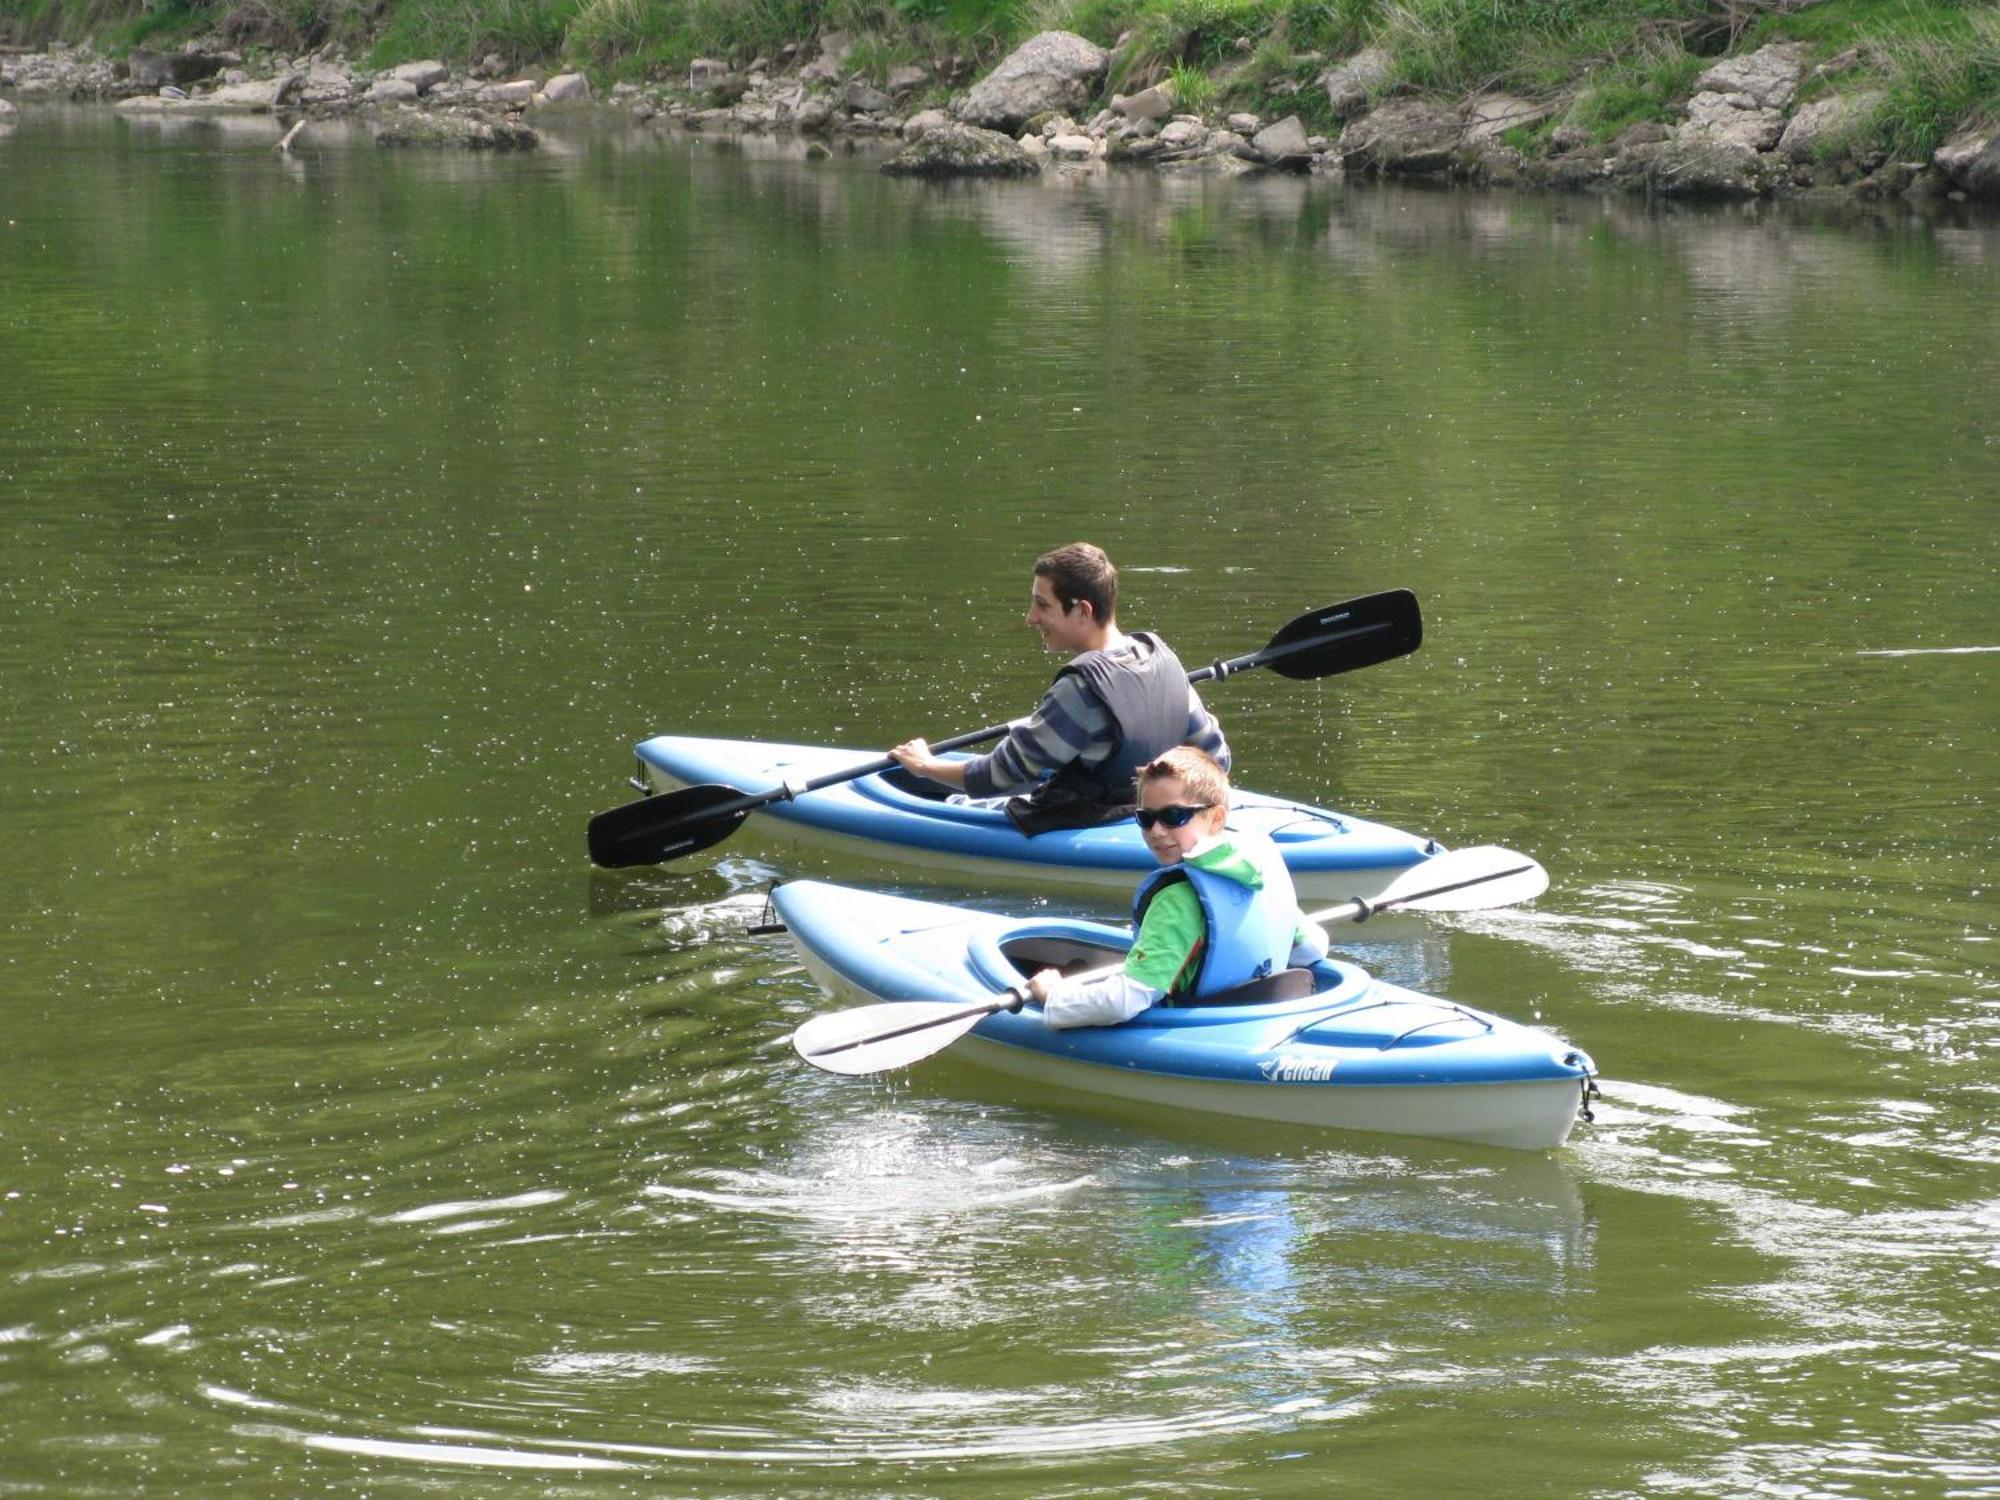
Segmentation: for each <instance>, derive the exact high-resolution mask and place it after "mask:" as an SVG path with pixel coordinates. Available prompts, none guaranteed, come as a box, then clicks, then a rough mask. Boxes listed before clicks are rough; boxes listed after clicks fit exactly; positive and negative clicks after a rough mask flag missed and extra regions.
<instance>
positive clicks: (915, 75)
mask: <svg viewBox="0 0 2000 1500" xmlns="http://www.w3.org/2000/svg"><path fill="white" fill-rule="evenodd" d="M930 81H931V70H930V69H929V68H925V67H920V66H919V65H918V64H916V63H904V64H903V65H902V66H901V67H900V68H892V69H890V71H889V81H888V84H887V88H888V90H889V92H890V93H892V94H894V95H895V96H896V97H897V98H898V99H900V98H902V97H903V95H905V94H914V93H915V92H916V91H917V90H918V89H920V88H922V87H924V85H926V84H927V83H929V82H930Z"/></svg>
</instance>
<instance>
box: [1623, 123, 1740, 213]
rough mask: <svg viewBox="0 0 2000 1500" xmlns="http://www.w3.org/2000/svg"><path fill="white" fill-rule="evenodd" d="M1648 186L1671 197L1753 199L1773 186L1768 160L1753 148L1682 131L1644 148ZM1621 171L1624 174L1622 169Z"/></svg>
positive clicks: (1642, 151) (1634, 154)
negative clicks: (1664, 140)
mask: <svg viewBox="0 0 2000 1500" xmlns="http://www.w3.org/2000/svg"><path fill="white" fill-rule="evenodd" d="M1640 153H1646V157H1645V159H1646V160H1647V161H1648V163H1649V165H1648V167H1647V169H1646V172H1645V180H1646V182H1647V185H1648V186H1650V187H1651V188H1652V189H1653V191H1655V192H1657V193H1661V194H1664V195H1667V196H1672V197H1689V198H1751V197H1755V196H1757V195H1758V194H1759V193H1761V192H1763V191H1765V190H1766V188H1767V187H1768V186H1769V185H1770V177H1769V173H1768V169H1767V168H1766V167H1765V165H1764V162H1765V157H1764V156H1763V154H1762V153H1761V152H1759V151H1758V150H1757V149H1756V148H1755V147H1754V146H1748V145H1745V144H1744V143H1743V142H1741V141H1734V140H1727V139H1723V138H1721V137H1717V136H1712V135H1703V134H1701V133H1699V132H1696V133H1694V134H1690V133H1688V132H1687V131H1685V130H1683V131H1681V132H1680V133H1679V134H1678V135H1676V136H1675V137H1674V138H1673V139H1672V140H1670V141H1668V142H1666V143H1665V144H1664V145H1660V146H1642V147H1640V148H1638V151H1637V152H1634V153H1629V154H1628V155H1629V156H1631V157H1637V156H1639V154H1640ZM1621 170H1623V168H1622V166H1621Z"/></svg>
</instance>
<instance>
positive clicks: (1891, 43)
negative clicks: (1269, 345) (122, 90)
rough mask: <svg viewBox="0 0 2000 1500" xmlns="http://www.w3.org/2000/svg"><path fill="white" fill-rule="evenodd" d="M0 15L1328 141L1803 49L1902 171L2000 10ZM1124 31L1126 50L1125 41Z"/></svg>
mask: <svg viewBox="0 0 2000 1500" xmlns="http://www.w3.org/2000/svg"><path fill="white" fill-rule="evenodd" d="M1795 6H1796V0H1790V3H1787V0H0V40H8V41H12V42H14V43H16V44H26V45H41V44H46V43H47V42H49V41H52V40H66V41H79V40H83V39H86V38H88V39H90V40H92V41H94V42H95V44H96V45H97V46H98V47H99V48H100V49H102V50H106V51H109V52H112V53H114V54H116V53H120V52H123V51H125V50H127V49H129V48H131V47H134V46H141V45H145V46H154V47H170V46H173V45H175V44H177V43H178V42H179V41H180V40H181V39H183V38H185V37H189V36H194V35H197V34H208V33H214V32H217V31H219V32H221V33H222V34H223V35H224V36H225V37H227V38H228V39H229V40H231V41H232V42H234V43H235V44H237V45H248V46H265V47H271V48H274V49H284V50H297V49H299V48H302V47H308V46H316V45H319V44H321V43H324V42H337V43H340V44H341V45H343V46H344V47H346V48H347V50H348V51H349V52H350V53H353V54H357V55H362V56H365V57H366V58H367V59H368V60H369V61H370V62H372V63H373V64H375V65H377V66H386V65H388V64H391V63H395V62H400V61H406V60H409V59H413V58H418V57H440V58H443V59H445V60H447V61H452V62H456V63H458V64H460V65H464V64H465V63H468V62H470V61H472V60H474V59H476V58H479V57H482V56H484V55H485V54H486V53H488V52H498V53H499V54H501V56H502V57H503V58H504V59H506V61H507V62H508V63H509V64H510V65H511V66H516V67H525V66H528V65H531V64H536V63H541V64H552V63H554V62H557V61H560V62H563V63H565V64H567V65H570V66H582V67H586V68H588V69H590V70H591V71H593V72H595V73H597V74H598V75H599V76H600V77H601V78H607V79H609V78H637V77H649V76H651V77H663V78H668V79H671V78H673V77H675V76H677V75H679V74H680V73H681V71H682V70H683V69H685V67H686V66H687V64H688V62H689V61H690V60H692V59H693V58H695V57H700V56H709V57H722V58H727V59H731V60H733V61H735V62H737V63H739V64H741V63H746V62H748V61H749V60H750V59H752V58H753V57H756V56H759V55H770V54H773V53H775V52H776V51H777V50H778V49H779V48H780V47H782V46H783V45H784V44H786V43H788V42H800V41H804V40H806V39H808V38H810V37H812V36H814V35H816V34H818V33H820V32H822V31H825V30H840V31H844V32H847V33H848V34H849V35H850V37H851V38H852V39H853V40H854V44H855V45H854V50H853V52H852V53H851V54H850V63H851V65H852V66H853V67H854V68H855V69H856V70H858V71H862V72H865V73H867V74H869V75H871V76H874V77H875V78H876V79H877V80H878V81H880V80H881V79H882V78H884V77H886V75H887V73H888V71H889V70H890V69H891V68H893V67H894V66H895V65H896V64H897V63H899V62H905V61H930V60H932V59H939V58H946V57H954V56H955V57H960V58H967V59H971V60H973V61H974V62H975V63H977V64H980V65H986V64H990V63H992V62H993V61H995V60H997V59H998V58H999V57H1000V56H1001V55H1002V54H1004V53H1005V51H1007V50H1008V49H1009V48H1011V47H1012V46H1014V45H1016V44H1018V43H1019V42H1021V41H1022V40H1024V39H1026V38H1027V37H1029V36H1031V35H1034V34H1035V33H1037V32H1040V31H1044V30H1050V29H1055V28H1061V29H1065V30H1071V31H1076V32H1078V33H1080V34H1082V35H1084V36H1087V37H1089V38H1091V39H1092V40H1093V41H1096V42H1099V43H1101V44H1103V45H1105V46H1110V45H1112V44H1113V43H1115V42H1116V41H1117V40H1118V39H1119V37H1120V36H1121V35H1124V36H1126V37H1127V40H1126V42H1125V45H1124V46H1123V47H1121V48H1120V49H1119V52H1118V66H1117V69H1116V75H1115V76H1114V77H1112V78H1111V79H1110V80H1108V84H1107V93H1108V92H1111V91H1120V92H1128V93H1129V92H1132V91H1133V90H1135V89H1137V88H1141V87H1144V86H1146V85H1148V84H1151V83H1156V82H1159V81H1161V80H1163V79H1167V78H1171V79H1173V80H1174V83H1175V87H1176V90H1177V92H1178V94H1179V96H1180V99H1181V102H1182V107H1183V108H1189V109H1195V110H1218V109H1251V110H1255V111H1256V112H1258V113H1262V114H1274V113H1290V112H1296V113H1298V114H1300V115H1301V116H1302V117H1303V118H1304V119H1305V120H1306V123H1307V124H1308V126H1309V127H1310V128H1314V129H1324V130H1331V129H1332V128H1334V126H1335V125H1336V124H1337V122H1336V121H1334V120H1333V118H1332V115H1331V110H1330V107H1329V105H1328V104H1327V101H1326V96H1325V91H1324V90H1323V89H1322V88H1321V87H1320V85H1319V83H1318V79H1319V76H1320V74H1321V73H1322V72H1323V71H1324V69H1325V68H1326V66H1327V65H1328V63H1330V62H1333V61H1337V60H1339V59H1341V58H1345V57H1347V56H1350V55H1352V54H1353V53H1354V52H1355V51H1357V50H1358V49H1359V48H1361V47H1363V46H1376V47H1381V48H1383V49H1385V50H1386V51H1387V53H1388V54H1389V56H1390V58H1391V59H1392V68H1393V72H1392V77H1391V79H1390V81H1389V83H1388V85H1387V87H1388V88H1390V89H1409V90H1416V91H1418V92H1421V93H1425V94H1428V95H1431V96H1433V97H1436V98H1440V99H1444V100H1458V99H1463V98H1466V97H1469V96H1470V95H1472V94H1474V93H1477V92H1480V91H1483V90H1487V89H1493V88H1504V89H1507V90H1510V91H1512V92H1515V93H1519V94H1524V95H1527V96H1529V97H1533V98H1541V99H1548V100H1553V101H1555V102H1556V103H1558V104H1559V105H1560V106H1561V108H1560V109H1559V110H1558V112H1557V114H1556V115H1554V116H1552V117H1551V120H1550V122H1548V124H1545V125H1544V126H1542V127H1540V128H1539V129H1538V130H1536V131H1531V132H1526V133H1523V136H1522V141H1523V143H1524V144H1527V145H1530V146H1532V145H1533V144H1535V142H1536V141H1537V140H1538V139H1539V138H1540V137H1541V136H1542V135H1545V134H1546V132H1547V130H1548V129H1549V128H1550V126H1552V125H1553V123H1554V122H1555V121H1556V120H1558V119H1560V120H1563V121H1565V122H1567V123H1570V124H1574V125H1578V126H1581V127H1583V128H1584V129H1586V130H1587V131H1589V132H1590V134H1591V135H1592V136H1593V137H1596V138H1598V139H1607V140H1608V139H1609V138H1610V137H1612V136H1614V135H1615V134H1616V133H1617V132H1618V131H1620V130H1622V129H1624V128H1625V127H1626V126H1628V125H1631V124H1633V123H1634V122H1637V121H1642V120H1658V121H1662V122H1671V121H1673V120H1675V119H1677V118H1678V117H1679V110H1680V108H1681V106H1682V105H1683V104H1684V102H1685V100H1686V98H1687V96H1688V94H1689V92H1690V91H1691V89H1692V86H1693V83H1694V80H1695V78H1696V77H1698V76H1699V74H1700V72H1701V71H1702V69H1703V68H1705V67H1706V66H1708V64H1709V63H1710V62H1711V61H1712V60H1713V59H1714V58H1715V57H1717V56H1720V55H1722V54H1723V53H1725V52H1732V51H1744V50H1748V49H1750V48H1753V47H1757V46H1761V45H1764V44H1766V43H1768V42H1773V41H1781V40H1789V41H1798V42H1803V43H1805V44H1806V45H1807V46H1808V48H1809V50H1810V53H1811V56H1812V59H1813V60H1814V61H1815V62H1817V61H1824V60H1827V59H1830V58H1834V57H1837V56H1840V55H1842V54H1846V53H1850V52H1851V53H1852V54H1853V59H1852V65H1851V66H1849V67H1847V68H1846V69H1845V70H1843V71H1841V72H1839V73H1838V75H1837V76H1833V77H1829V78H1823V79H1822V78H1815V79H1812V80H1810V81H1809V83H1808V86H1807V91H1808V94H1810V93H1813V92H1823V91H1825V90H1828V89H1839V90H1842V91H1847V90H1861V89H1870V90H1877V91H1879V92H1880V94H1881V98H1882V103H1881V105H1880V107H1879V110H1878V111H1877V115H1876V118H1875V119H1874V121H1873V122H1872V123H1871V124H1870V125H1869V127H1868V129H1869V133H1870V134H1871V135H1873V136H1874V137H1876V138H1877V139H1879V140H1880V141H1881V142H1882V143H1883V144H1884V145H1886V146H1887V147H1889V148H1890V149H1893V150H1895V151H1896V152H1898V153H1900V154H1903V155H1905V156H1907V157H1910V158H1912V159H1914V158H1917V157H1920V156H1922V155H1924V154H1927V153H1928V152H1929V151H1930V150H1932V149H1933V148H1934V147H1935V146H1936V145H1938V144H1939V143H1940V142H1941V141H1942V140H1943V139H1945V138H1946V137H1947V136H1948V135H1949V134H1951V133H1952V132H1953V131H1954V130H1956V129H1958V128H1960V127H1961V126H1962V125H1964V124H1966V123H1968V122H1974V121H1982V120H1983V121H1989V122H1991V121H2000V6H1995V5H1994V4H1993V3H1992V0H1818V3H1813V4H1807V5H1805V6H1804V8H1795ZM1128 33H1129V35H1127V34H1128Z"/></svg>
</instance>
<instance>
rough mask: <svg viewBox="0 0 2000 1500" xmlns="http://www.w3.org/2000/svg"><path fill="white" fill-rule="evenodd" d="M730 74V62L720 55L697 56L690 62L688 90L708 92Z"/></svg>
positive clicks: (698, 92)
mask: <svg viewBox="0 0 2000 1500" xmlns="http://www.w3.org/2000/svg"><path fill="white" fill-rule="evenodd" d="M728 76H729V64H728V63H726V62H724V61H723V60H722V59H721V58H719V57H697V58H696V59H695V60H694V61H693V62H691V63H689V64H688V90H689V91H690V92H691V93H696V94H700V93H706V92H707V91H708V90H709V89H712V88H714V87H715V86H716V85H717V84H718V83H720V82H721V81H722V80H723V79H725V78H727V77H728Z"/></svg>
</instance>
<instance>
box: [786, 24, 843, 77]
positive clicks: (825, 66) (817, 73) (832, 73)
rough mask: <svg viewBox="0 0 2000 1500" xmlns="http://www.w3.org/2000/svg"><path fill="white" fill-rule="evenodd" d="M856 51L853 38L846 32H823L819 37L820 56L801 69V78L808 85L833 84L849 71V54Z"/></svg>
mask: <svg viewBox="0 0 2000 1500" xmlns="http://www.w3.org/2000/svg"><path fill="white" fill-rule="evenodd" d="M853 49H854V42H853V40H852V38H850V37H849V36H848V34H847V33H846V32H844V31H822V32H821V33H820V35H819V56H818V57H816V58H814V59H813V60H812V61H811V62H809V63H807V64H806V65H805V66H804V67H803V68H801V69H799V77H801V78H803V79H805V80H806V82H808V83H821V82H824V83H833V82H835V81H836V80H838V79H839V77H840V76H841V74H843V73H845V72H846V71H847V54H848V53H849V52H851V51H852V50H853Z"/></svg>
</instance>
